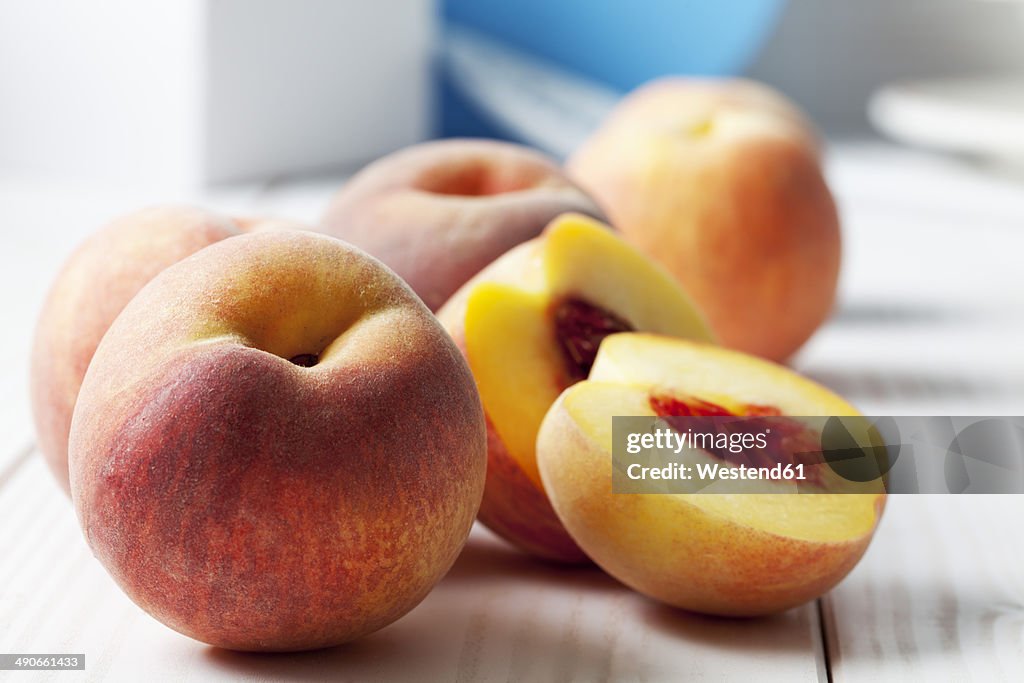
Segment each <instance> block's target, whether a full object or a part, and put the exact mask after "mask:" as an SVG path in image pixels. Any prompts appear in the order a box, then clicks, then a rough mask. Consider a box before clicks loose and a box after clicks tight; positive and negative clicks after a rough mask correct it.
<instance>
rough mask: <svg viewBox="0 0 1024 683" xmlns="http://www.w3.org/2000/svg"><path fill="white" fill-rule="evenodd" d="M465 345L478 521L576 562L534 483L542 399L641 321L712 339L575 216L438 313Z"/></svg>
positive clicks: (671, 293) (591, 223)
mask: <svg viewBox="0 0 1024 683" xmlns="http://www.w3.org/2000/svg"><path fill="white" fill-rule="evenodd" d="M438 315H439V317H440V319H441V322H442V323H443V324H444V325H445V328H446V329H447V330H448V331H449V332H450V333H451V335H452V336H453V338H454V339H455V341H456V343H457V344H458V346H459V347H460V348H461V349H462V351H463V352H464V353H465V354H466V357H467V359H468V361H469V365H470V369H471V370H472V371H473V375H474V377H475V378H476V382H477V387H478V389H479V390H480V396H481V399H482V401H483V405H484V412H485V413H486V415H487V421H488V471H487V484H486V487H485V492H484V502H483V505H482V507H481V509H480V515H479V518H480V520H481V521H482V522H483V523H484V524H486V525H487V526H488V527H490V528H491V529H492V530H493V531H495V532H497V533H498V534H500V535H501V536H503V537H505V538H506V539H508V540H509V541H511V542H513V543H514V544H516V545H518V546H519V547H520V548H522V549H523V550H526V551H527V552H529V553H532V554H534V555H536V556H539V557H542V558H546V559H551V560H558V561H563V562H584V561H586V556H585V554H584V553H583V552H582V551H581V550H580V549H579V548H578V547H577V545H576V543H575V542H573V540H572V538H570V536H569V535H568V534H567V533H566V531H565V529H564V528H563V527H562V525H561V523H560V522H559V521H558V518H557V517H556V515H555V513H554V511H553V510H552V509H551V505H550V503H549V502H548V499H547V496H546V495H545V493H544V488H543V485H542V484H541V478H540V473H539V471H538V469H537V460H536V454H535V444H536V437H537V430H538V429H539V427H540V423H541V420H543V418H544V415H545V413H546V412H547V410H548V408H549V407H550V406H551V404H552V403H554V401H555V399H556V398H558V395H559V394H560V393H561V392H562V390H564V389H565V388H566V387H568V386H570V385H572V384H574V383H575V382H577V381H579V380H582V379H586V377H587V375H588V374H589V371H590V368H591V365H592V363H593V359H594V356H595V354H596V353H597V349H598V347H599V346H600V344H601V340H602V339H604V337H606V336H608V335H609V334H612V333H614V332H623V331H629V330H644V331H650V332H656V333H660V334H664V335H670V336H679V337H689V338H693V339H699V340H709V339H710V336H709V334H710V333H709V332H708V330H707V327H706V325H705V323H704V320H703V318H702V317H701V315H700V314H699V313H698V312H697V311H696V309H694V307H693V306H692V304H691V303H690V300H689V298H688V297H687V296H686V294H685V293H684V292H683V290H681V289H680V287H679V285H678V284H677V283H676V282H675V281H674V280H673V278H672V277H671V276H670V275H668V273H666V272H664V271H663V270H661V269H660V268H659V267H658V266H656V265H655V264H654V263H653V262H652V261H649V260H648V259H647V258H646V257H644V256H643V255H641V254H640V253H639V252H638V251H636V250H635V249H633V248H632V247H630V246H628V245H627V244H626V243H625V242H623V241H622V240H621V239H619V238H618V237H617V236H616V235H615V234H614V233H613V232H611V231H610V230H609V229H607V227H606V226H605V225H603V224H601V223H599V222H597V221H595V220H592V219H590V218H586V217H584V216H582V215H578V214H565V215H563V216H561V217H559V218H557V219H555V220H554V221H553V222H552V223H551V224H550V225H549V226H548V227H547V228H546V229H545V231H544V233H543V234H542V235H541V236H540V237H538V238H536V239H534V240H531V241H529V242H526V243H524V244H522V245H520V246H518V247H516V248H514V249H513V250H511V251H510V252H508V253H507V254H505V255H504V256H502V257H501V258H499V259H498V260H497V261H495V262H494V263H492V264H491V265H490V266H488V267H487V268H485V269H484V270H483V271H482V272H481V273H479V274H478V275H477V276H476V277H475V278H473V279H472V280H470V281H469V282H468V283H466V284H465V285H464V286H463V287H462V288H461V289H460V290H459V291H458V292H457V293H456V294H455V296H454V297H453V298H452V299H451V300H450V301H449V302H448V303H447V304H445V306H444V307H443V308H442V309H441V311H440V312H439V313H438Z"/></svg>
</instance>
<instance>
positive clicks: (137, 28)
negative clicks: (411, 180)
mask: <svg viewBox="0 0 1024 683" xmlns="http://www.w3.org/2000/svg"><path fill="white" fill-rule="evenodd" d="M1022 73H1024V4H1021V3H1019V2H1013V1H1011V0H1004V1H998V0H987V1H986V0H897V1H895V2H894V1H890V0H859V1H858V2H846V1H845V0H790V1H788V2H787V1H785V0H719V1H717V2H697V1H694V0H643V1H641V2H633V3H626V2H610V3H593V2H587V1H586V0H561V1H560V2H549V1H546V0H519V1H518V2H514V3H508V2H502V1H500V0H378V1H375V2H359V1H358V0H183V1H181V2H159V3H137V2H132V1H131V0H90V1H86V2H81V1H80V0H38V1H36V2H32V3H23V2H15V1H13V0H3V2H0V169H3V170H6V171H9V172H10V171H15V170H16V171H19V172H25V173H37V172H38V173H53V174H57V175H61V176H67V177H76V176H78V177H83V178H88V179H90V180H100V179H108V180H111V181H113V182H117V183H133V184H140V183H142V184H149V185H151V186H154V187H162V188H168V187H175V188H188V187H202V186H207V185H210V184H214V183H223V182H231V181H253V180H259V179H266V178H270V177H278V176H281V175H284V174H294V173H308V172H317V171H323V170H328V169H329V170H337V169H346V168H347V169H352V168H355V167H358V166H359V165H361V164H362V163H364V162H365V161H367V160H369V159H372V158H373V157H376V156H379V155H380V154H382V153H385V152H387V151H390V150H392V149H396V148H398V147H401V146H404V145H407V144H409V143H411V142H414V141H416V140H420V139H425V138H428V137H435V136H452V135H484V136H494V137H503V138H508V139H517V140H522V141H524V142H527V143H533V144H536V145H538V146H540V147H544V148H547V149H548V151H550V152H552V153H555V154H564V153H565V152H566V151H567V148H568V147H570V146H571V145H572V144H573V143H574V142H575V141H576V140H577V139H579V138H581V137H582V136H584V135H585V134H586V133H587V132H588V130H589V129H590V128H592V127H593V125H595V124H596V121H597V120H599V118H600V116H601V115H602V114H603V113H604V111H605V110H606V109H607V107H609V106H610V105H611V103H613V102H614V98H615V97H616V96H618V95H620V94H622V93H624V92H626V91H628V90H630V89H632V88H634V87H636V86H637V85H639V84H641V83H643V82H644V81H646V80H649V79H651V78H653V77H656V76H660V75H664V74H695V75H708V76H727V75H737V74H744V75H749V76H751V77H754V78H757V79H760V80H763V81H766V82H768V83H770V84H772V85H774V86H776V87H778V88H780V89H781V90H782V91H784V92H785V93H786V94H788V95H789V96H790V97H792V98H794V99H795V100H796V101H797V102H798V103H799V104H801V105H802V106H803V107H804V108H806V110H807V111H808V112H809V113H810V114H811V116H812V117H813V118H814V119H815V120H816V121H817V123H818V125H819V126H820V128H821V129H822V130H823V132H824V133H825V134H826V135H828V136H829V137H830V138H836V139H842V138H849V137H868V138H871V137H873V136H877V135H879V134H883V135H887V136H890V137H891V138H892V139H895V140H898V141H900V142H906V143H910V144H914V145H920V146H923V147H930V148H936V149H942V150H949V151H954V152H958V153H966V154H970V155H972V156H975V157H978V158H986V159H992V160H997V161H1000V162H1003V161H1009V162H1019V161H1020V159H1021V158H1022V157H1024V123H1022V120H1024V103H1022V100H1024V76H1021V74H1022ZM509 98H512V104H509V102H510V99H509ZM997 129H998V131H999V133H998V135H999V136H1001V141H1002V144H996V140H995V139H994V135H995V131H996V130H997ZM1014 136H1015V139H1014ZM1007 138H1009V139H1007ZM553 140H554V142H553Z"/></svg>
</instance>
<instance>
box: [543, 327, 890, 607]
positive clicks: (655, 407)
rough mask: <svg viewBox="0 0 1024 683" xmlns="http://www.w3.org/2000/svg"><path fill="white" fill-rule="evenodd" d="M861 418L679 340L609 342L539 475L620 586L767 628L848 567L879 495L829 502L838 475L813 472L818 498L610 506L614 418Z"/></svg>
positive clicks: (559, 415)
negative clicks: (773, 617)
mask: <svg viewBox="0 0 1024 683" xmlns="http://www.w3.org/2000/svg"><path fill="white" fill-rule="evenodd" d="M857 414H858V413H857V411H856V410H855V409H854V408H853V406H851V405H850V404H848V403H847V402H846V401H844V400H843V399H841V398H840V397H839V396H836V395H835V394H833V393H832V392H830V391H828V390H826V389H824V388H822V387H820V386H818V385H816V384H815V383H813V382H811V381H810V380H807V379H805V378H803V377H801V376H799V375H797V374H795V373H793V372H791V371H789V370H787V369H785V368H783V367H780V366H777V365H775V364H773V363H769V362H767V361H763V360H760V359H757V358H753V357H750V356H747V355H745V354H742V353H739V352H736V351H730V350H726V349H722V348H717V347H711V346H707V345H702V344H697V343H693V342H689V341H685V340H679V339H667V338H662V337H658V336H654V335H644V334H618V335H614V336H611V337H609V338H607V339H606V340H605V341H604V343H603V344H602V346H601V350H600V351H599V353H598V355H597V358H596V360H595V363H594V367H593V370H592V371H591V374H590V378H589V379H588V380H587V381H585V382H580V383H579V384H576V385H574V386H572V387H570V388H569V389H567V390H566V391H565V392H564V393H563V394H562V395H561V396H560V397H559V398H558V401H557V402H556V403H555V405H554V406H552V408H551V410H550V411H549V412H548V414H547V416H546V417H545V419H544V422H543V425H542V426H541V429H540V433H539V435H538V438H537V462H538V468H539V471H540V474H541V478H542V480H543V482H544V487H545V489H546V491H547V493H548V496H549V498H550V500H551V504H552V505H553V507H554V509H555V511H556V512H557V514H558V518H559V519H560V520H561V522H562V523H563V524H564V525H565V528H566V529H567V530H568V531H569V533H570V534H571V535H572V537H573V539H575V541H576V542H577V543H578V544H579V546H580V547H581V548H582V549H583V550H584V551H585V552H586V553H587V555H589V556H590V557H591V559H593V560H594V562H596V563H597V564H598V565H599V566H600V567H601V568H603V569H604V570H605V571H607V572H608V573H609V574H611V575H612V576H614V577H615V578H617V579H618V580H620V581H622V582H623V583H625V584H626V585H628V586H630V587H631V588H633V589H635V590H637V591H639V592H641V593H644V594H646V595H648V596H650V597H652V598H655V599H656V600H659V601H661V602H664V603H667V604H669V605H673V606H676V607H681V608H685V609H688V610H693V611H697V612H704V613H708V614H717V615H730V616H754V615H760V614H768V613H773V612H778V611H782V610H785V609H788V608H791V607H794V606H796V605H799V604H802V603H804V602H806V601H808V600H812V599H814V598H816V597H818V596H820V595H822V594H823V593H825V592H826V591H828V590H829V589H830V588H832V587H833V586H834V585H836V584H837V583H838V582H839V581H840V580H841V579H842V578H843V577H844V576H845V575H846V574H847V573H848V572H849V571H850V570H851V569H852V568H853V567H854V565H855V564H856V563H857V561H858V560H859V559H860V557H861V556H862V555H863V554H864V551H865V550H866V548H867V546H868V543H869V542H870V540H871V537H872V535H873V533H874V531H875V528H876V526H877V524H878V521H879V518H880V516H881V513H882V510H883V508H884V503H885V494H884V492H882V490H881V487H880V486H879V485H878V484H877V483H875V484H873V485H867V484H864V485H863V486H862V488H858V489H856V490H858V491H865V492H864V493H835V492H833V491H836V490H839V489H838V488H836V486H835V485H834V481H835V479H836V478H838V475H835V474H834V473H832V475H831V476H828V475H825V474H823V472H821V471H819V476H818V477H817V478H816V479H815V478H813V477H810V476H809V477H808V479H810V480H811V481H810V485H811V486H812V487H815V486H816V487H817V488H818V490H820V491H821V492H820V493H819V492H812V493H807V492H801V493H799V494H797V493H795V492H792V491H791V492H789V493H781V491H783V490H786V488H787V486H788V485H787V484H782V483H780V484H779V491H780V493H743V492H740V490H738V489H735V488H734V489H732V490H731V492H730V493H687V494H676V493H663V494H657V495H653V494H631V493H613V490H612V476H613V475H612V417H613V416H616V415H622V416H629V415H636V416H655V415H657V416H661V417H663V418H664V417H667V416H671V415H690V416H693V415H723V416H725V415H759V416H775V417H774V418H773V419H777V420H778V421H780V422H782V423H796V424H798V421H797V420H790V419H788V418H785V417H780V416H786V415H791V416H813V415H837V416H855V415H857ZM669 420H670V418H669ZM669 420H666V421H668V422H669V424H671V422H670V421H669ZM770 443H771V442H769V444H770ZM819 443H820V441H819ZM705 457H710V458H717V459H719V461H720V462H721V461H723V460H729V459H730V457H729V456H728V455H727V454H721V453H719V454H717V455H712V454H710V453H707V454H705ZM816 467H819V468H822V470H824V468H827V465H824V464H822V465H818V466H816ZM762 490H764V489H762Z"/></svg>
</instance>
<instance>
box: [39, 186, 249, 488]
mask: <svg viewBox="0 0 1024 683" xmlns="http://www.w3.org/2000/svg"><path fill="white" fill-rule="evenodd" d="M239 232H240V228H239V225H238V224H237V223H235V222H234V221H232V220H231V219H229V218H227V217H225V216H221V215H219V214H216V213H213V212H210V211H205V210H203V209H199V208H194V207H190V206H157V207H152V208H148V209H143V210H141V211H136V212H134V213H130V214H127V215H125V216H123V217H121V218H118V219H117V220H115V221H113V222H112V223H110V224H109V225H107V226H106V227H104V228H102V229H101V230H99V231H97V232H96V233H94V234H93V235H92V236H91V237H89V238H88V239H87V240H86V241H85V242H84V243H83V244H82V245H81V246H79V247H78V249H76V250H75V252H74V253H72V255H71V256H70V257H69V258H68V260H67V262H66V263H65V264H64V267H63V269H62V270H61V271H60V273H59V274H58V275H57V278H56V280H55V281H54V283H53V286H52V287H51V289H50V292H49V295H48V296H47V299H46V302H45V303H44V305H43V308H42V311H41V312H40V314H39V321H38V323H37V326H36V331H35V339H34V342H33V346H32V360H31V371H30V376H31V382H30V390H31V400H32V415H33V417H34V419H35V426H36V437H37V440H38V447H39V450H40V452H41V453H42V455H43V457H44V458H45V460H46V464H47V465H49V467H50V470H51V471H52V472H53V475H54V477H55V478H56V480H57V482H58V483H59V484H60V486H61V488H63V489H64V491H65V493H67V492H68V491H69V488H68V486H69V484H68V432H69V430H70V429H71V415H72V411H73V410H74V407H75V401H76V399H77V397H78V390H79V387H81V385H82V378H83V377H84V376H85V371H86V369H87V368H88V367H89V362H90V361H91V360H92V356H93V354H94V353H95V352H96V346H97V345H98V344H99V343H100V339H102V338H103V335H104V333H105V332H106V331H107V328H109V327H110V324H111V323H112V322H113V321H114V318H115V317H117V314H118V313H120V312H121V309H123V308H124V307H125V305H126V304H127V303H128V302H129V301H130V300H131V298H132V297H133V296H135V294H136V293H137V292H138V291H139V290H140V289H142V287H143V286H144V285H145V284H146V283H147V282H149V281H150V280H152V279H153V278H154V277H155V276H156V275H157V274H158V273H160V272H161V271H162V270H164V269H165V268H167V267H168V266H170V265H171V264H174V263H177V262H178V261H180V260H181V259H183V258H185V257H186V256H189V255H191V254H193V253H195V252H197V251H199V250H200V249H202V248H203V247H206V246H208V245H210V244H213V243H215V242H219V241H221V240H223V239H225V238H227V237H231V236H233V235H237V234H239Z"/></svg>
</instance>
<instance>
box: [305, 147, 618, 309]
mask: <svg viewBox="0 0 1024 683" xmlns="http://www.w3.org/2000/svg"><path fill="white" fill-rule="evenodd" d="M569 211H575V212H578V213H584V214H589V215H592V216H597V217H600V215H601V214H600V213H599V211H598V209H597V206H595V204H594V203H593V202H592V201H591V200H590V198H589V197H587V196H586V195H585V194H584V193H583V192H582V191H581V190H580V189H579V188H578V187H576V185H574V184H573V183H572V182H570V181H569V180H568V179H567V178H566V177H565V175H564V173H563V172H562V170H561V169H560V168H559V167H558V165H557V164H556V163H554V162H553V161H551V160H550V159H548V158H547V157H545V156H544V155H542V154H540V153H539V152H536V151H534V150H531V149H528V148H526V147H521V146H519V145H514V144H511V143H507V142H498V141H494V140H469V139H467V140H440V141H435V142H429V143H425V144H421V145H417V146H414V147H410V148H407V149H404V150H402V151H399V152H396V153H394V154H392V155H390V156H387V157H384V158H383V159H380V160H378V161H376V162H375V163H373V164H371V165H369V166H368V167H366V168H365V169H363V170H362V171H361V172H360V173H358V174H356V176H355V177H353V178H352V179H351V180H350V181H349V182H348V183H346V184H345V186H344V187H342V188H341V190H340V191H339V192H338V194H337V195H336V196H335V197H334V199H333V200H332V202H331V204H330V206H329V207H328V209H327V212H326V213H325V215H324V217H323V220H322V227H323V230H324V231H325V232H327V233H328V234H331V235H333V236H335V237H340V238H342V239H344V240H346V241H348V242H351V243H353V244H355V245H356V246H358V247H362V248H363V249H366V250H367V251H368V252H370V253H371V254H373V255H374V256H377V257H378V258H380V259H381V260H382V261H384V263H386V264H387V265H389V266H391V267H392V268H394V269H395V271H396V272H397V273H398V274H399V275H401V276H402V277H403V278H405V280H406V281H407V282H408V283H409V284H410V285H411V286H412V288H413V290H415V292H416V293H417V294H419V295H420V297H422V299H423V301H424V302H425V303H426V304H427V306H429V307H430V309H431V310H437V309H438V308H439V307H440V306H441V304H443V303H444V302H445V301H446V300H447V299H448V298H449V297H450V296H451V295H452V294H453V293H454V292H455V290H457V289H458V288H459V287H460V286H462V285H463V284H464V283H465V282H466V281H467V280H469V279H470V278H471V277H472V276H473V275H476V274H477V273H478V272H479V271H480V270H481V269H483V267H484V266H486V265H487V264H489V263H490V262H491V261H493V260H495V259H496V258H498V257H499V256H501V255H502V254H504V253H505V252H506V251H508V250H509V249H511V248H512V247H514V246H516V245H517V244H520V243H522V242H525V241H526V240H529V239H531V238H533V237H536V236H537V235H539V234H540V232H541V230H543V229H544V226H546V225H547V224H548V223H549V222H550V221H551V220H552V219H553V218H555V216H557V215H559V214H561V213H565V212H569Z"/></svg>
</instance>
